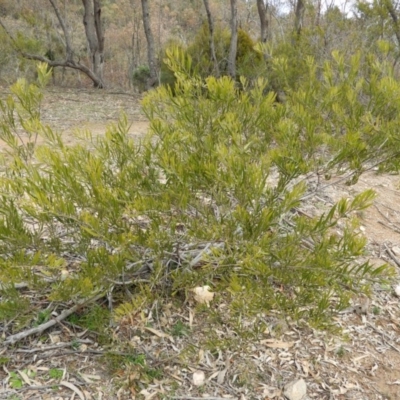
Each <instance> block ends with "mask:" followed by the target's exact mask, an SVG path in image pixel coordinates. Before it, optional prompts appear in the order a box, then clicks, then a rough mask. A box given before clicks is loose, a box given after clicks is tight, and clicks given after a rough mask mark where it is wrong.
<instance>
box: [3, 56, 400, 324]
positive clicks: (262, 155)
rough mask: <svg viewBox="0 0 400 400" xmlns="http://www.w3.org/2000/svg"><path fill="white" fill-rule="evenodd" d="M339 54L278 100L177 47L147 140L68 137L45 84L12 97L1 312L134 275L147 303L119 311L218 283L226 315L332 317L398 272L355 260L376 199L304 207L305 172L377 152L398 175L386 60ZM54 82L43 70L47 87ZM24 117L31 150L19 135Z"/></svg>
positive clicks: (7, 112)
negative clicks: (48, 104) (32, 294)
mask: <svg viewBox="0 0 400 400" xmlns="http://www.w3.org/2000/svg"><path fill="white" fill-rule="evenodd" d="M333 59H334V60H335V61H334V63H327V64H326V65H325V67H324V69H323V71H317V70H316V66H315V63H314V62H313V60H312V59H307V63H306V65H307V73H308V76H309V80H308V81H307V82H305V83H304V84H303V85H302V86H301V87H299V88H298V90H297V91H295V92H293V93H291V92H290V93H288V101H287V102H286V103H285V104H276V103H275V101H274V100H275V95H274V93H268V94H267V95H265V86H266V82H265V81H263V80H262V79H259V80H257V81H256V82H255V83H254V85H253V87H252V88H250V89H249V90H246V91H239V90H238V89H237V87H236V85H235V82H234V81H233V80H232V79H230V78H229V77H221V78H219V79H216V78H215V77H208V78H206V79H203V78H202V77H200V76H198V75H196V74H192V73H191V71H192V68H191V61H190V59H188V58H187V57H186V56H185V54H184V52H182V51H179V50H175V51H174V52H173V51H171V52H170V53H169V57H168V58H167V59H166V64H167V65H168V67H169V68H170V69H171V71H174V73H175V76H176V79H177V82H176V85H175V93H174V96H173V95H172V93H171V91H170V90H169V89H168V88H166V87H160V88H158V89H156V90H154V91H151V92H149V93H148V95H147V96H146V98H145V99H144V102H143V107H144V111H145V112H146V114H147V116H148V118H149V120H150V124H151V128H150V133H149V136H148V137H146V138H145V139H144V140H143V141H142V142H140V143H139V142H134V141H133V140H132V139H131V138H130V137H129V136H128V123H127V121H126V119H125V118H122V119H121V121H120V122H119V124H118V125H111V126H110V127H109V128H108V130H107V133H106V135H105V137H104V138H96V139H95V140H91V141H90V143H89V144H87V143H84V144H76V145H73V146H70V147H67V146H65V145H64V143H63V141H62V139H61V137H60V135H59V134H57V133H55V132H53V131H52V130H51V129H50V128H49V127H47V126H44V125H43V124H42V123H41V122H40V100H41V92H40V87H38V86H35V85H28V84H27V83H26V82H25V81H24V80H21V81H18V82H17V84H16V85H14V86H13V88H12V92H13V93H14V95H13V96H11V97H10V98H9V99H8V100H7V101H6V102H1V103H0V104H1V109H2V112H3V123H2V125H1V130H0V137H1V139H2V140H4V141H6V143H8V145H9V146H10V151H9V154H8V158H7V160H6V161H5V163H4V165H3V176H2V179H1V180H0V188H1V193H2V207H1V208H0V254H2V257H1V258H0V280H1V282H2V288H1V290H2V295H3V296H2V301H1V303H0V313H2V314H3V315H7V317H8V318H12V317H13V316H18V315H19V312H20V310H21V307H22V306H23V303H22V302H21V301H18V299H19V298H20V296H18V295H17V289H16V288H15V287H14V283H17V282H21V281H23V282H28V284H29V285H31V286H32V287H33V288H42V293H43V295H44V294H46V296H47V297H48V298H49V299H51V300H52V301H65V300H70V299H73V300H74V301H78V300H79V299H82V298H87V297H91V296H95V295H96V296H99V295H105V294H106V293H107V291H108V290H110V288H111V287H114V286H115V285H116V282H118V281H119V280H120V279H122V278H121V276H122V277H125V278H127V277H128V278H129V282H130V283H129V284H130V285H132V289H131V290H132V291H133V299H129V300H127V301H126V302H125V303H123V304H122V305H121V306H120V308H119V309H118V311H117V313H118V315H119V316H121V315H123V314H124V313H129V312H131V311H134V310H137V309H138V307H140V306H143V304H144V303H146V301H147V302H152V301H154V300H155V299H156V298H159V297H160V296H168V297H169V296H173V295H174V294H176V293H179V292H185V291H186V290H187V289H188V288H191V287H194V286H198V285H204V284H208V285H210V286H211V287H213V289H214V291H219V292H220V293H221V295H222V296H225V297H226V298H227V299H228V300H229V306H230V309H229V310H228V311H226V312H225V313H224V315H223V316H222V318H223V319H224V320H230V321H231V322H233V321H237V320H238V316H241V315H247V316H248V315H253V316H256V315H258V316H260V315H263V313H265V312H268V311H270V310H271V309H276V310H278V311H279V312H280V313H281V314H283V315H284V316H291V317H292V318H294V319H297V320H300V319H307V320H308V321H309V322H312V323H314V324H316V325H318V326H326V325H327V324H329V323H331V321H332V320H331V317H332V314H333V313H334V312H335V310H337V309H340V308H342V307H344V306H346V305H347V302H348V299H349V297H350V296H351V294H352V293H353V292H354V291H357V292H368V291H369V290H370V286H371V284H372V283H373V282H376V281H379V280H380V279H381V278H382V276H383V275H382V274H383V273H384V272H389V270H387V269H386V267H385V266H383V267H380V268H374V267H372V266H371V265H370V264H369V263H368V262H362V263H359V262H358V261H357V257H359V256H362V255H364V254H365V248H364V245H365V239H364V238H363V237H362V236H361V235H360V234H359V233H357V231H356V228H357V220H356V217H355V213H356V212H357V211H359V210H362V209H365V208H366V207H368V205H369V204H371V201H372V200H373V198H374V193H373V192H372V191H370V190H368V191H366V192H364V193H361V194H359V195H357V196H355V197H354V198H353V199H351V200H348V199H343V200H341V201H339V202H338V203H337V204H335V205H334V206H333V207H331V208H330V209H327V210H326V212H324V213H322V214H321V215H319V216H315V217H308V216H305V215H304V214H302V213H298V212H297V210H298V209H299V208H301V206H302V204H303V202H304V199H305V198H306V197H310V196H312V195H313V194H314V192H313V189H312V188H310V187H308V186H307V182H308V180H307V177H308V176H310V175H313V176H317V177H319V178H320V177H321V176H324V175H329V174H330V173H332V172H333V171H335V168H339V172H342V171H347V172H349V173H351V172H352V173H353V175H352V176H353V177H355V178H356V177H357V176H358V175H359V174H360V173H361V172H362V171H363V168H365V166H366V165H368V163H370V162H371V161H373V162H377V163H378V162H379V163H382V166H384V167H386V168H392V169H395V168H398V165H399V164H398V155H397V152H396V149H395V146H394V144H395V143H397V142H398V140H399V137H398V135H399V133H398V130H397V127H398V125H399V122H400V121H398V118H399V117H398V116H399V115H400V112H399V111H400V110H399V108H400V102H399V100H398V99H399V98H400V97H399V96H398V94H399V93H400V84H399V83H397V82H396V81H395V80H394V79H392V77H391V75H390V74H391V70H390V67H389V66H388V65H385V64H379V63H378V62H376V61H373V60H371V63H370V65H369V67H368V68H367V69H366V72H365V73H368V74H369V76H368V79H364V77H361V76H360V73H359V66H360V65H359V62H360V57H357V56H355V57H353V59H352V60H350V62H345V61H344V59H343V58H342V57H341V55H340V54H334V55H333ZM277 67H278V66H277ZM46 74H47V75H46ZM48 76H49V75H48V73H47V72H46V68H45V66H44V67H41V68H40V70H39V80H40V82H41V83H42V84H43V83H44V82H45V81H46V79H48ZM320 76H322V78H321V79H319V77H320ZM241 82H242V84H243V85H244V86H246V80H245V79H242V80H241ZM366 96H367V97H368V101H365V99H366ZM388 104H390V107H388ZM14 115H18V119H15V118H14ZM18 123H20V124H21V125H22V128H23V129H24V130H25V131H26V132H27V133H28V136H29V138H30V139H31V140H30V142H29V143H28V144H23V143H22V144H21V143H19V142H18V132H19V129H20V128H21V127H20V126H19V125H18ZM377 132H378V133H379V134H377ZM36 134H39V135H41V136H42V137H43V139H44V141H45V145H43V146H36V144H35V143H36V140H35V135H36ZM89 139H90V137H89ZM343 143H344V144H345V146H344V145H343ZM273 175H274V176H276V177H275V178H274V179H272V177H273ZM353 181H354V179H353ZM339 221H343V222H344V228H343V229H342V231H341V232H340V233H338V231H337V224H338V222H339ZM71 255H73V258H74V260H76V261H75V264H74V267H73V268H69V269H68V267H67V265H68V257H71ZM143 272H144V273H145V274H146V281H145V282H143V280H141V282H140V283H139V282H136V279H137V276H141V275H140V274H143ZM49 282H50V284H49ZM15 321H18V318H15ZM15 323H16V322H15Z"/></svg>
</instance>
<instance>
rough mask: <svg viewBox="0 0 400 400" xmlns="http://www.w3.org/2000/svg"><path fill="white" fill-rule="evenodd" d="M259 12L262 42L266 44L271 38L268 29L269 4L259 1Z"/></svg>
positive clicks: (262, 0) (263, 0)
mask: <svg viewBox="0 0 400 400" xmlns="http://www.w3.org/2000/svg"><path fill="white" fill-rule="evenodd" d="M257 10H258V15H259V17H260V25H261V42H262V43H266V42H267V40H268V36H269V29H268V25H269V24H268V13H267V11H268V3H267V2H266V1H265V0H257Z"/></svg>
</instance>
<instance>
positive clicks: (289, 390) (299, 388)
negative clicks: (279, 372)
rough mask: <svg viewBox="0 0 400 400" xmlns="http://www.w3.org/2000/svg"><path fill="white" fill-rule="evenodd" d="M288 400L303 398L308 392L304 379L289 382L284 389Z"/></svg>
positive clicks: (300, 399)
mask: <svg viewBox="0 0 400 400" xmlns="http://www.w3.org/2000/svg"><path fill="white" fill-rule="evenodd" d="M283 394H284V396H285V397H286V398H287V399H288V400H302V399H304V398H305V397H306V394H307V385H306V382H305V381H304V379H299V380H297V381H293V382H290V383H288V384H287V385H286V386H285V388H284V391H283Z"/></svg>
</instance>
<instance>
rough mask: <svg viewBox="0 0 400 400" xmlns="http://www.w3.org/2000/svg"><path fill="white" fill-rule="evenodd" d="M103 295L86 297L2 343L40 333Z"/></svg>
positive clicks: (9, 342) (14, 341) (17, 340)
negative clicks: (55, 315) (53, 316)
mask: <svg viewBox="0 0 400 400" xmlns="http://www.w3.org/2000/svg"><path fill="white" fill-rule="evenodd" d="M103 296H105V294H104V292H102V293H98V294H97V295H95V296H93V297H90V298H89V299H86V300H84V301H82V302H79V303H78V304H75V305H74V306H73V307H71V308H70V309H68V310H64V311H63V312H62V313H61V314H60V315H59V316H58V317H56V318H53V319H52V320H50V321H47V322H45V323H43V324H41V325H39V326H35V327H34V328H31V329H27V330H25V331H22V332H19V333H16V334H15V335H11V336H9V337H8V338H7V339H6V340H5V341H4V342H3V345H5V346H8V345H10V344H14V343H17V342H19V341H20V340H22V339H25V338H26V337H28V336H31V335H35V334H37V333H42V332H44V331H45V330H46V329H49V328H51V327H52V326H54V325H56V324H58V323H59V322H61V321H62V320H63V319H65V318H67V317H69V316H70V315H71V314H73V313H74V312H75V311H77V310H78V309H79V308H81V307H82V306H85V305H87V304H90V303H92V302H94V301H97V300H99V299H101V298H102V297H103Z"/></svg>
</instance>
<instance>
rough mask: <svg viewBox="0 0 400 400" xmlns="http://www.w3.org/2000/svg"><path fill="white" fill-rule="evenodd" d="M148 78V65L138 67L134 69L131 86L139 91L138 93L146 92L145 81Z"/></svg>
mask: <svg viewBox="0 0 400 400" xmlns="http://www.w3.org/2000/svg"><path fill="white" fill-rule="evenodd" d="M149 78H150V68H149V67H148V65H140V66H139V67H137V68H135V70H134V71H133V74H132V82H133V85H134V86H136V87H137V88H138V89H139V92H144V91H145V90H146V86H147V81H148V79H149Z"/></svg>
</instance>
